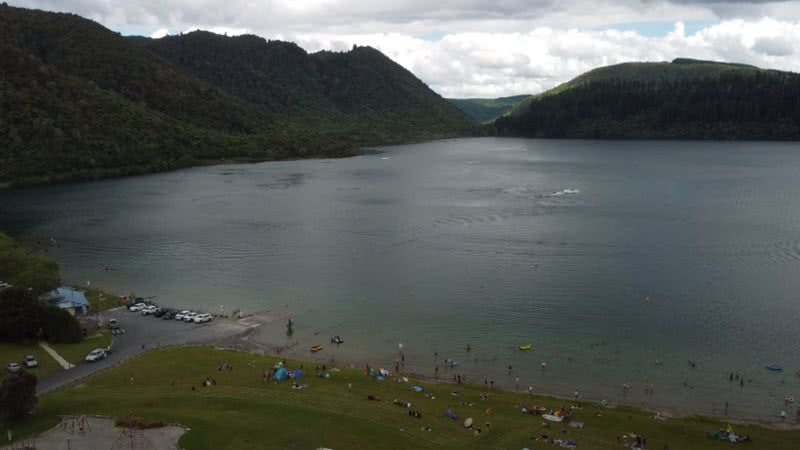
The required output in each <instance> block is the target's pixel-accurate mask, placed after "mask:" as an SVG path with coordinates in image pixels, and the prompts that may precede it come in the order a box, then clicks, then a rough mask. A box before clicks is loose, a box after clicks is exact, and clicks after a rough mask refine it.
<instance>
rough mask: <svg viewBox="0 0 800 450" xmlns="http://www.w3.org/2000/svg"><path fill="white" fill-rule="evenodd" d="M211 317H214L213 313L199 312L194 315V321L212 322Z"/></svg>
mask: <svg viewBox="0 0 800 450" xmlns="http://www.w3.org/2000/svg"><path fill="white" fill-rule="evenodd" d="M211 319H213V316H211V314H208V313H206V314H198V315H196V316H195V317H194V323H206V322H211Z"/></svg>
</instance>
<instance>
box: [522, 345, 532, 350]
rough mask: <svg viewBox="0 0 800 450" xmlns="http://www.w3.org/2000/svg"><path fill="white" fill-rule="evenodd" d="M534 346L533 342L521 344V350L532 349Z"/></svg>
mask: <svg viewBox="0 0 800 450" xmlns="http://www.w3.org/2000/svg"><path fill="white" fill-rule="evenodd" d="M532 348H533V345H531V344H525V345H520V346H519V349H520V350H530V349H532Z"/></svg>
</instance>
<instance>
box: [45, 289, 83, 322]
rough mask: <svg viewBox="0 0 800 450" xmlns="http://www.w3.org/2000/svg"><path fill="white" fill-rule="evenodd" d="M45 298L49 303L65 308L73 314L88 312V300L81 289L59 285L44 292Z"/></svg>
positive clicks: (79, 314)
mask: <svg viewBox="0 0 800 450" xmlns="http://www.w3.org/2000/svg"><path fill="white" fill-rule="evenodd" d="M45 299H46V300H47V302H48V303H50V304H51V305H56V306H58V307H59V308H61V309H66V310H67V311H68V312H69V313H70V314H72V315H73V316H85V315H87V314H89V300H88V299H87V298H86V295H85V294H84V293H83V292H82V291H76V290H75V289H72V288H68V287H60V288H58V289H54V290H52V291H50V292H48V293H47V294H45Z"/></svg>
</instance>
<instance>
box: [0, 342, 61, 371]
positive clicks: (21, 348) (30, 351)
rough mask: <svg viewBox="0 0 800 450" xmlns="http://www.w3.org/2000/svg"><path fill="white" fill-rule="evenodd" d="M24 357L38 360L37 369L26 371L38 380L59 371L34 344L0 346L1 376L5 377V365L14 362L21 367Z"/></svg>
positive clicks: (58, 367)
mask: <svg viewBox="0 0 800 450" xmlns="http://www.w3.org/2000/svg"><path fill="white" fill-rule="evenodd" d="M25 355H33V356H34V357H36V359H37V360H39V367H36V368H33V369H26V370H27V371H28V372H30V373H32V374H34V375H36V376H37V377H39V378H42V377H44V376H45V375H47V374H50V373H52V372H55V371H58V370H61V366H59V365H58V363H57V362H56V361H55V360H54V359H53V358H51V357H50V355H48V354H47V352H45V351H44V350H43V349H42V347H39V345H38V344H36V343H31V344H5V343H2V344H0V364H2V374H3V375H5V374H6V373H7V371H6V364H8V363H10V362H16V363H19V364H20V365H22V361H23V359H24V358H25Z"/></svg>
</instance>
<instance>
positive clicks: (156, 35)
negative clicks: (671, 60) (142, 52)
mask: <svg viewBox="0 0 800 450" xmlns="http://www.w3.org/2000/svg"><path fill="white" fill-rule="evenodd" d="M167 35H169V30H168V29H166V28H159V29H158V30H156V31H154V32H152V33H151V34H150V37H151V38H153V39H161V38H162V37H164V36H167Z"/></svg>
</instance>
